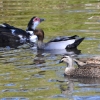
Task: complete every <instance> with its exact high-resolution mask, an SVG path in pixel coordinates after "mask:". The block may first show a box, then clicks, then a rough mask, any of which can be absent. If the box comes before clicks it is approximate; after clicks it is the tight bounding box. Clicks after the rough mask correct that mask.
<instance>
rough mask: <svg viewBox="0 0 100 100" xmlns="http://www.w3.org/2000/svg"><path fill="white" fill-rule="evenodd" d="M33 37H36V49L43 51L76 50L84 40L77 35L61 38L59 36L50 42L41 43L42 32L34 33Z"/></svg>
mask: <svg viewBox="0 0 100 100" xmlns="http://www.w3.org/2000/svg"><path fill="white" fill-rule="evenodd" d="M35 35H37V37H38V41H37V47H38V49H44V50H53V49H72V48H77V46H78V45H79V44H80V43H81V42H82V41H83V40H84V37H83V38H80V37H79V36H77V35H74V36H63V37H61V36H59V37H56V38H54V39H52V40H50V41H49V42H47V43H44V42H43V39H44V32H41V33H36V34H35Z"/></svg>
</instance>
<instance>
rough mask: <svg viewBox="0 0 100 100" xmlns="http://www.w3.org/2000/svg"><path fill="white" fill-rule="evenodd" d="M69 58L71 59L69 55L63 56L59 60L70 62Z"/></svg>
mask: <svg viewBox="0 0 100 100" xmlns="http://www.w3.org/2000/svg"><path fill="white" fill-rule="evenodd" d="M69 59H70V57H69V56H63V57H62V58H61V60H60V61H59V63H63V62H65V63H69Z"/></svg>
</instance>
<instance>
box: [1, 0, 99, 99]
mask: <svg viewBox="0 0 100 100" xmlns="http://www.w3.org/2000/svg"><path fill="white" fill-rule="evenodd" d="M33 16H39V17H41V18H45V19H46V21H44V22H43V23H41V24H40V25H39V26H38V27H39V28H42V29H43V30H44V32H45V40H44V41H45V42H46V41H48V40H50V39H51V38H53V37H56V36H66V35H67V36H72V35H79V36H81V37H86V38H85V40H84V41H83V42H82V43H81V44H80V45H79V46H78V49H79V50H81V54H80V55H79V57H89V56H94V55H100V50H99V49H100V44H99V43H100V1H99V0H16V1H15V0H1V1H0V23H4V22H6V23H9V24H10V25H13V26H15V27H19V28H22V29H26V27H27V23H28V21H29V20H30V18H31V17H33ZM61 57H62V54H58V55H57V54H56V55H55V54H51V53H48V52H37V51H34V50H32V49H29V48H28V49H27V48H20V49H17V50H10V51H9V50H8V51H0V99H1V100H88V99H90V100H99V99H100V85H99V84H100V80H97V79H68V78H64V76H63V73H64V69H65V64H58V61H59V59H60V58H61Z"/></svg>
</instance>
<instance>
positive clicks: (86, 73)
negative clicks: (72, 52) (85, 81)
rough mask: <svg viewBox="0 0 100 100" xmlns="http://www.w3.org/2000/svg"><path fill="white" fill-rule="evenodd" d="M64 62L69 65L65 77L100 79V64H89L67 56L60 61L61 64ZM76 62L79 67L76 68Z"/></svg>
mask: <svg viewBox="0 0 100 100" xmlns="http://www.w3.org/2000/svg"><path fill="white" fill-rule="evenodd" d="M62 62H65V63H66V64H67V67H66V68H65V72H64V75H65V76H70V77H84V78H85V77H86V78H87V77H88V78H100V64H91V63H89V64H87V63H85V62H82V61H79V60H77V59H76V58H72V57H71V56H67V55H65V56H63V57H62V58H61V60H60V61H59V63H62ZM74 62H75V63H76V64H77V65H78V67H74Z"/></svg>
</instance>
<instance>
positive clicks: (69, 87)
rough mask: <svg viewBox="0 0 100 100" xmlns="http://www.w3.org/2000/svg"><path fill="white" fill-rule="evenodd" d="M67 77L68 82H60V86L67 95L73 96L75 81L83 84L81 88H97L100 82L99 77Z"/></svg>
mask: <svg viewBox="0 0 100 100" xmlns="http://www.w3.org/2000/svg"><path fill="white" fill-rule="evenodd" d="M65 79H66V80H67V82H66V84H63V83H62V84H60V87H59V88H60V90H61V93H62V94H64V95H66V96H72V94H73V92H74V87H75V86H74V84H75V82H78V83H79V84H81V88H84V87H86V86H87V88H96V86H98V85H99V84H100V79H99V78H70V77H65ZM63 82H64V81H63ZM64 83H65V82H64ZM79 84H78V85H79ZM79 87H80V86H79ZM94 90H95V89H94Z"/></svg>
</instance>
